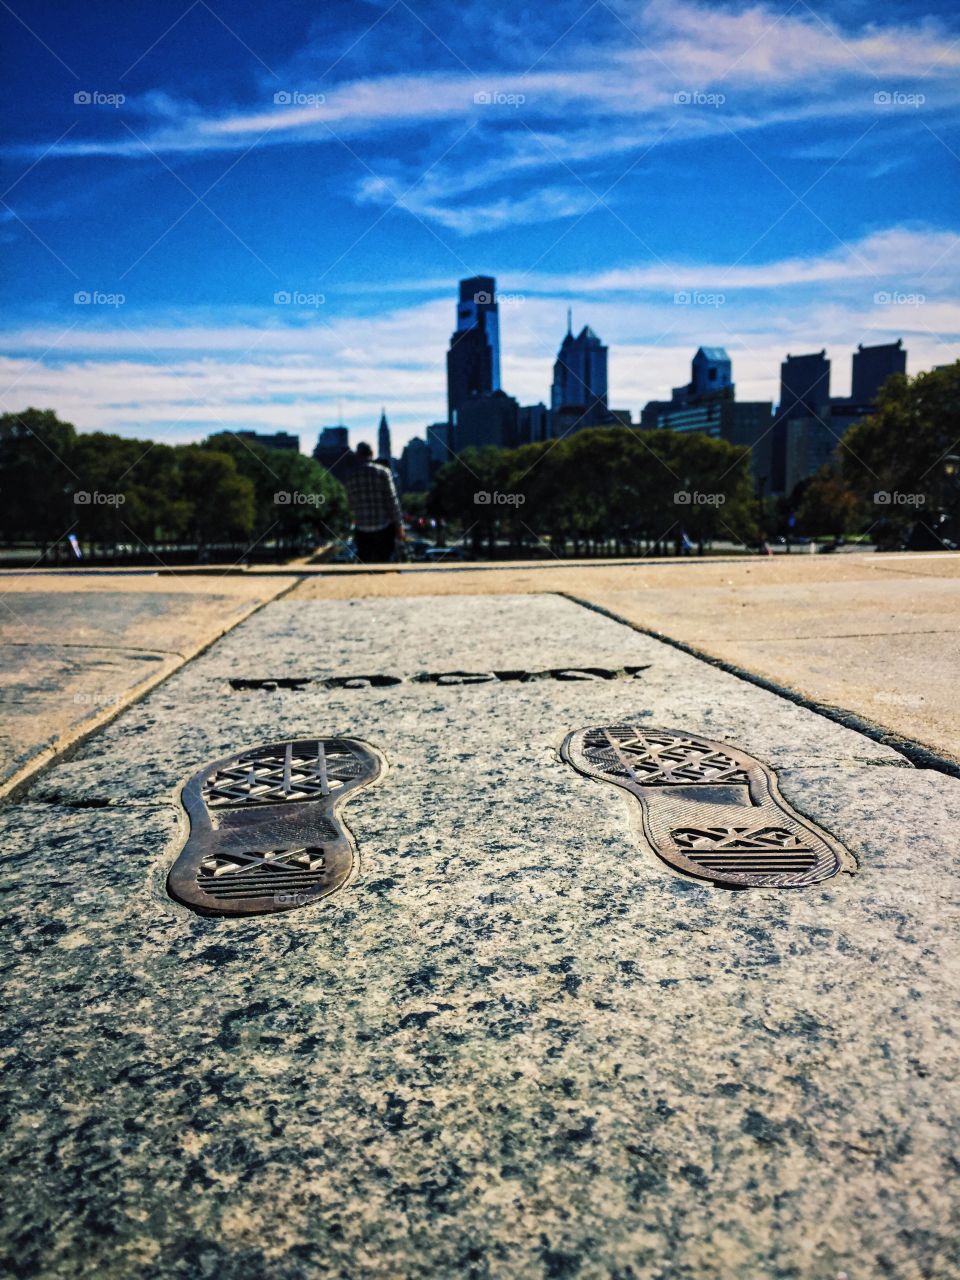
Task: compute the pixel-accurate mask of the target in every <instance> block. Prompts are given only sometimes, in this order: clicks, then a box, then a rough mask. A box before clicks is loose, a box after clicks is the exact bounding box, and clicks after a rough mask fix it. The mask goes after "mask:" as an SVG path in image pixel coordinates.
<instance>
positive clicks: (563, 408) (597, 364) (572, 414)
mask: <svg viewBox="0 0 960 1280" xmlns="http://www.w3.org/2000/svg"><path fill="white" fill-rule="evenodd" d="M550 412H551V414H552V415H553V421H554V427H553V435H555V436H557V435H566V434H567V433H568V432H570V431H573V430H578V429H579V428H580V427H593V426H596V425H597V424H598V423H601V422H605V421H606V420H607V417H608V415H607V348H606V347H605V346H604V345H603V343H602V342H601V341H600V339H599V338H598V337H597V335H596V334H595V333H594V332H593V330H592V329H591V328H590V327H589V326H588V325H584V327H583V328H582V329H581V330H580V332H579V334H578V335H577V336H576V337H574V336H573V325H572V316H571V314H570V312H569V311H568V312H567V332H566V336H565V337H564V339H563V342H562V343H561V344H560V350H559V352H558V353H557V359H556V363H555V364H554V366H553V386H552V388H551V391H550Z"/></svg>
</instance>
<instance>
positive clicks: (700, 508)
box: [428, 427, 758, 555]
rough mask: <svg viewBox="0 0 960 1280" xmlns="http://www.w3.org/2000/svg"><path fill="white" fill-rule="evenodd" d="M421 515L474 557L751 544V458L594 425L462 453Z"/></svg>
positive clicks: (690, 441) (693, 439)
mask: <svg viewBox="0 0 960 1280" xmlns="http://www.w3.org/2000/svg"><path fill="white" fill-rule="evenodd" d="M428 507H429V509H430V510H431V512H433V513H435V514H437V515H440V516H442V517H443V518H444V519H445V520H447V521H448V522H452V523H453V524H455V525H456V526H458V527H459V528H460V529H461V530H462V531H463V535H464V537H465V539H466V541H467V542H468V543H469V544H470V545H471V546H472V548H473V550H474V551H475V552H476V553H478V554H480V553H483V552H484V550H485V551H486V552H487V553H492V552H493V550H494V548H495V547H496V546H498V545H500V546H502V545H503V544H504V543H506V544H507V545H508V546H509V547H510V548H512V549H514V550H516V551H518V552H519V551H522V550H524V549H527V550H530V549H534V548H537V547H540V548H541V549H544V548H546V549H549V550H550V551H552V552H553V553H554V554H556V555H563V554H564V553H565V552H566V551H567V549H568V548H571V547H572V550H573V552H574V554H577V555H579V554H606V553H608V552H612V553H614V554H621V553H628V552H629V553H635V552H640V551H645V550H656V549H666V548H675V547H680V546H682V545H687V544H697V545H698V546H701V547H702V544H703V543H704V542H706V541H708V540H710V539H712V538H717V537H721V538H728V539H729V538H733V539H734V540H743V541H749V540H751V539H755V538H756V537H757V536H758V521H757V502H756V497H755V495H754V490H753V485H752V482H751V479H750V457H749V450H748V449H746V448H745V447H742V446H737V445H732V444H728V443H727V442H726V441H724V440H715V439H711V438H710V437H709V436H705V435H701V434H699V433H690V434H687V433H679V432H675V431H644V432H639V431H634V430H631V429H629V428H625V427H593V428H590V429H589V430H586V431H580V432H576V433H575V434H573V435H570V436H567V437H565V438H562V439H559V440H548V441H544V442H543V443H540V444H528V445H523V446H521V447H520V448H518V449H490V448H488V449H465V450H464V451H463V453H462V454H461V455H460V456H458V457H456V458H454V459H453V460H452V461H450V462H448V463H446V464H445V465H444V466H443V467H441V469H440V471H439V473H438V475H437V479H436V482H435V483H434V486H433V489H432V491H431V494H430V498H429V502H428ZM685 540H686V541H685Z"/></svg>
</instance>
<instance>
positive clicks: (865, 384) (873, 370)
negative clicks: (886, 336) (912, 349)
mask: <svg viewBox="0 0 960 1280" xmlns="http://www.w3.org/2000/svg"><path fill="white" fill-rule="evenodd" d="M906 372H907V353H906V351H904V349H903V339H902V338H898V339H897V340H896V342H886V343H883V344H882V345H881V346H877V347H865V346H864V345H863V343H862V342H861V343H860V345H859V346H858V347H857V349H856V351H855V352H854V353H853V378H852V381H851V387H850V399H851V400H852V401H853V403H854V404H876V402H877V392H878V391H879V390H880V388H881V387H882V386H883V384H884V383H885V382H886V380H887V379H888V378H889V377H890V376H891V375H892V374H894V373H906Z"/></svg>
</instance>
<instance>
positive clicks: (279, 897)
mask: <svg viewBox="0 0 960 1280" xmlns="http://www.w3.org/2000/svg"><path fill="white" fill-rule="evenodd" d="M379 773H380V760H379V758H378V756H377V755H376V753H375V752H374V751H373V750H372V748H370V747H369V746H367V745H366V744H365V743H362V742H359V741H357V740H356V739H353V738H300V739H295V740H290V741H287V742H273V743H268V744H265V745H262V746H258V747H252V748H250V749H249V750H246V751H241V752H239V753H236V754H234V755H230V756H225V757H224V758H223V759H220V760H216V761H214V762H213V763H212V764H209V765H207V766H205V767H204V768H203V769H200V770H198V771H197V772H196V773H195V774H194V775H193V776H192V777H191V778H190V779H189V780H188V781H187V782H186V783H185V784H184V786H183V788H182V791H181V793H180V795H181V802H182V804H183V806H184V808H185V810H186V812H187V815H188V817H189V819H190V834H189V836H188V838H187V842H186V844H185V845H184V847H183V849H182V850H181V852H180V854H179V856H178V858H177V860H176V862H175V863H174V865H173V867H172V868H171V870H170V874H169V876H168V877H167V888H168V891H169V893H170V895H171V897H173V898H176V899H177V900H178V901H179V902H182V903H184V904H185V905H186V906H188V907H193V908H194V910H196V911H199V912H201V913H203V914H204V915H243V916H248V915H263V914H266V913H268V912H274V911H289V910H291V908H293V907H300V906H305V905H306V904H307V903H310V902H316V901H318V900H319V899H321V898H325V897H327V896H328V895H329V894H331V893H334V892H335V891H336V890H337V889H339V888H340V887H341V886H342V885H343V884H344V883H345V881H346V880H347V879H348V878H349V876H350V873H351V871H352V869H353V866H354V863H355V859H356V850H355V847H354V843H353V840H352V839H351V837H350V835H349V833H348V832H347V831H346V829H345V828H344V827H343V826H342V825H341V823H340V822H339V820H338V816H337V810H338V809H339V807H340V805H341V804H342V803H343V801H344V800H345V799H346V798H347V796H348V795H349V794H350V793H351V792H352V791H355V790H357V789H358V788H360V787H363V786H366V785H367V783H369V782H372V781H373V780H374V779H375V778H376V777H377V776H378V775H379Z"/></svg>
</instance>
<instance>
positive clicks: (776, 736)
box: [0, 597, 960, 1280]
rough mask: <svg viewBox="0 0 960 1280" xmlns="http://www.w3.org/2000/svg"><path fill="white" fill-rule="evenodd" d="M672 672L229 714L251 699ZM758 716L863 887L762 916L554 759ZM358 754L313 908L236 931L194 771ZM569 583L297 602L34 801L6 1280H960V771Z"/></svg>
mask: <svg viewBox="0 0 960 1280" xmlns="http://www.w3.org/2000/svg"><path fill="white" fill-rule="evenodd" d="M646 663H649V664H650V665H649V667H648V668H647V669H646V670H645V671H644V672H642V673H641V675H640V676H639V677H638V678H636V679H634V680H624V679H621V680H616V681H609V682H605V681H596V682H595V681H584V682H580V681H569V682H558V681H540V682H535V683H530V684H522V683H511V684H478V685H459V686H440V687H438V686H436V685H424V684H415V683H409V682H405V683H403V684H400V685H398V686H395V687H393V688H385V689H378V688H360V689H343V690H327V689H324V688H322V687H321V686H320V685H318V684H308V685H306V686H305V687H304V688H303V689H302V690H299V691H278V692H265V691H256V690H248V691H235V690H233V689H232V688H231V686H230V684H229V679H230V677H232V676H233V677H236V676H243V677H261V678H262V677H269V676H278V675H281V676H282V675H287V676H289V675H300V676H312V677H317V676H323V675H336V676H349V675H357V674H372V673H378V672H379V673H395V674H399V675H411V674H415V673H416V672H419V671H433V672H441V671H445V670H449V671H452V670H489V669H491V668H498V669H501V668H518V667H529V668H531V669H542V668H546V667H551V666H555V667H577V666H582V665H592V666H605V665H607V666H610V667H622V666H623V665H628V664H636V665H640V664H646ZM625 715H636V716H638V717H642V719H643V720H645V721H646V722H648V723H650V724H651V725H654V724H656V725H668V726H670V725H675V726H687V727H690V728H691V729H696V730H697V731H699V732H702V733H707V734H709V735H710V736H714V737H721V738H722V737H729V738H730V739H731V740H734V741H736V742H737V743H738V744H739V745H741V746H743V747H744V748H745V749H747V750H749V751H751V752H753V753H754V754H756V755H758V756H760V758H762V759H765V760H768V761H769V762H771V763H773V764H775V765H776V767H777V768H778V771H779V777H780V784H781V787H782V790H783V792H784V794H785V796H786V797H787V799H788V800H789V801H790V802H791V803H792V804H794V805H795V806H796V807H797V808H798V809H799V810H800V811H801V812H803V813H806V814H809V815H810V816H811V817H813V818H814V819H815V820H817V821H819V822H821V823H822V824H823V825H824V826H826V827H827V828H828V829H829V830H830V831H832V832H833V833H834V834H835V835H836V836H837V837H838V838H839V839H841V840H842V841H843V842H844V843H845V844H846V846H847V848H848V849H849V850H850V852H851V854H852V855H853V857H854V859H855V860H856V863H857V867H856V871H855V873H853V874H846V873H845V874H842V875H840V876H838V877H837V878H836V879H834V880H832V881H829V882H826V883H824V884H822V885H819V886H817V887H815V888H812V889H808V890H803V891H793V892H784V891H780V892H778V891H759V892H754V891H751V892H747V893H729V892H726V891H724V890H721V889H717V888H711V887H709V886H705V885H700V884H695V883H692V882H690V881H687V880H685V879H683V878H682V877H680V876H679V875H677V874H675V873H673V872H672V871H671V870H670V869H669V868H667V867H666V866H664V864H662V863H661V862H660V861H659V860H658V859H656V857H655V856H654V855H653V854H652V853H650V852H649V851H648V850H646V849H645V847H644V843H643V840H642V837H641V836H640V835H639V834H638V826H639V823H638V818H639V810H638V807H637V806H636V805H635V803H634V802H632V801H631V800H630V798H629V797H628V796H626V795H625V794H623V793H621V792H619V791H617V790H616V789H615V788H605V787H603V786H601V785H599V784H597V783H595V782H592V781H590V780H589V779H587V778H584V777H582V776H581V775H579V774H577V773H575V772H574V771H573V770H572V769H570V768H568V767H567V766H565V765H564V764H562V763H561V762H560V760H559V757H558V754H557V748H558V746H559V743H560V741H561V740H562V738H563V736H564V734H565V733H566V732H567V731H568V730H569V729H571V728H575V727H578V726H579V725H582V724H587V723H599V722H602V721H603V720H606V719H613V718H621V717H623V716H625ZM308 732H310V733H320V734H325V733H335V732H344V733H350V734H352V735H353V736H357V737H361V738H366V739H367V740H369V741H370V742H372V743H374V744H375V745H376V746H377V747H379V749H380V750H381V751H382V752H383V754H384V756H385V758H386V761H387V771H386V773H385V775H384V776H383V778H382V779H381V780H380V781H379V782H378V783H377V784H375V785H374V786H371V787H369V788H367V789H365V790H364V791H362V792H361V793H359V794H358V795H357V797H356V799H355V800H353V801H351V802H350V803H349V804H348V805H347V806H346V807H345V809H344V810H343V817H344V818H345V820H346V822H347V824H348V825H349V826H350V828H351V830H352V832H353V834H354V836H355V837H356V840H357V845H358V849H359V853H360V860H361V861H360V867H359V873H358V875H357V876H356V878H355V879H354V880H353V882H352V883H351V884H350V885H349V886H348V887H347V888H345V889H344V890H343V891H341V892H340V893H338V894H337V895H335V896H334V897H333V898H331V899H329V900H328V901H326V902H324V903H323V904H320V905H318V906H311V907H307V908H304V909H303V910H300V911H295V912H290V913H285V914H282V915H278V916H269V917H261V918H258V919H254V920H248V921H243V920H225V919H203V918H200V917H198V916H196V915H194V914H192V913H191V912H190V911H189V910H187V909H185V908H182V907H180V906H178V905H177V904H175V903H174V902H172V901H171V900H170V899H169V898H168V897H167V895H166V893H165V891H164V877H165V874H166V871H167V870H168V869H169V866H170V865H171V863H172V861H173V859H174V857H175V855H176V852H177V849H178V847H179V841H180V817H179V812H178V807H177V806H176V804H175V803H174V800H173V796H174V790H175V787H176V786H177V784H178V781H179V780H180V779H182V777H183V776H185V775H186V774H187V773H189V772H190V771H192V770H193V769H194V768H196V767H197V765H198V764H200V763H202V762H203V761H204V760H206V759H210V758H214V757H216V756H218V755H220V754H223V753H224V752H225V751H228V750H231V749H232V748H234V747H239V746H244V745H248V744H255V743H257V742H260V741H265V740H269V739H271V738H273V737H290V736H295V735H297V734H299V733H308ZM902 763H903V762H902V761H901V760H900V758H899V757H898V756H896V755H895V753H894V752H892V751H891V750H890V749H889V748H886V747H883V746H880V745H877V744H875V743H872V742H868V741H866V740H864V739H862V738H860V737H859V736H858V735H856V734H854V733H852V732H851V731H849V730H846V729H843V728H842V727H840V726H838V725H835V724H833V723H831V722H827V721H825V720H822V719H820V718H819V717H817V716H815V715H813V714H812V713H810V712H807V711H805V710H803V709H802V708H799V707H796V706H794V705H792V704H789V703H786V702H784V701H783V700H781V699H778V698H776V697H775V696H773V695H771V694H768V693H765V692H764V691H761V690H759V689H756V688H754V687H752V686H749V685H746V684H744V683H743V682H740V681H737V680H736V679H734V678H733V677H730V676H727V675H726V674H724V673H722V672H719V671H717V670H716V669H714V668H711V667H708V666H705V665H704V664H701V663H699V662H697V661H696V660H695V659H692V658H689V657H687V656H686V655H684V654H681V653H678V652H677V651H676V650H673V649H670V648H668V647H667V646H663V645H660V644H658V643H657V642H655V641H652V640H649V639H647V638H645V637H642V636H639V635H637V634H636V633H634V632H632V631H630V630H629V629H627V628H625V627H621V626H618V625H617V624H616V623H614V622H612V621H611V620H609V619H606V618H603V617H600V616H599V615H597V614H594V613H590V612H588V611H586V610H582V609H578V608H577V607H576V606H575V605H573V604H571V603H570V602H568V601H565V600H559V599H555V598H549V597H541V598H538V599H536V600H531V599H529V598H499V599H496V600H494V601H491V600H490V599H489V598H485V599H483V600H482V601H480V600H475V599H471V598H456V599H447V600H443V601H431V600H426V601H424V600H419V601H415V602H414V601H390V602H376V601H364V602H362V603H357V604H350V603H349V602H338V603H336V604H329V603H325V602H319V601H317V602H312V601H311V602H301V603H300V604H299V605H294V604H293V603H290V604H288V603H287V602H284V601H280V602H276V603H274V604H273V605H270V606H268V607H267V609H265V610H264V611H262V612H261V613H259V614H257V615H255V616H254V617H253V618H251V619H250V620H248V621H247V622H245V623H244V624H242V625H241V626H240V627H239V628H238V629H237V630H235V631H234V632H232V633H231V634H230V635H229V636H228V637H226V638H225V639H224V640H222V641H220V642H219V643H218V644H217V645H215V646H214V647H213V648H212V649H211V650H209V651H208V652H207V653H206V654H205V655H203V656H202V657H201V658H199V659H197V660H196V661H195V662H194V663H192V664H190V665H189V666H188V667H186V668H184V669H182V670H181V671H180V672H178V673H177V674H176V675H175V676H174V677H172V678H171V680H170V681H168V682H167V683H166V684H165V685H163V686H162V687H161V688H159V689H158V690H156V691H155V692H154V693H153V694H151V695H150V696H149V698H148V699H147V700H146V701H145V702H143V703H141V704H139V705H138V706H136V707H133V708H131V709H129V710H128V711H127V712H125V713H124V715H123V716H121V717H120V718H119V719H118V720H117V721H115V722H114V723H113V724H112V725H110V726H108V727H107V728H106V729H105V730H103V731H101V732H100V733H99V734H98V735H97V736H96V738H94V739H92V740H91V741H89V742H88V743H87V744H86V745H85V746H84V747H83V748H82V749H81V750H80V751H79V752H78V753H77V755H75V757H74V758H73V759H72V760H70V761H68V762H65V763H64V764H61V765H60V766H58V767H56V768H54V769H52V770H51V771H49V772H48V773H47V774H46V775H44V776H43V777H41V778H40V779H38V781H37V783H36V784H35V785H34V787H33V788H32V790H31V791H30V793H29V794H28V795H27V796H26V797H24V799H23V800H22V802H21V803H20V804H19V805H17V806H7V807H6V808H4V809H2V810H0V832H2V844H0V852H2V856H3V857H2V885H3V889H4V902H5V903H6V904H7V914H8V929H7V934H8V938H9V939H10V941H9V943H8V946H7V948H6V950H5V956H4V964H5V969H6V972H5V978H4V990H5V1005H6V1008H5V1012H6V1019H5V1021H6V1024H7V1031H6V1033H5V1037H4V1041H3V1045H4V1047H3V1061H4V1067H5V1074H4V1078H3V1084H2V1111H3V1115H4V1125H5V1141H4V1147H5V1150H6V1152H7V1155H6V1165H5V1181H6V1195H5V1196H4V1198H3V1202H2V1206H0V1210H2V1214H3V1216H4V1219H5V1229H4V1237H5V1246H4V1250H3V1257H2V1260H0V1268H2V1269H4V1270H5V1271H6V1272H7V1273H9V1274H11V1275H13V1276H43V1277H47V1276H49V1277H68V1276H69V1277H74V1276H75V1277H84V1278H86V1277H90V1278H91V1280H92V1278H96V1280H100V1278H101V1277H107V1278H108V1280H121V1278H122V1280H126V1278H127V1277H130V1276H137V1277H145V1278H146V1280H166V1277H191V1278H192V1277H195V1276H199V1277H207V1276H209V1277H211V1278H212V1280H220V1278H223V1280H241V1278H243V1280H246V1277H249V1276H261V1275H262V1276H267V1277H270V1278H271V1280H273V1278H274V1277H277V1278H279V1280H300V1278H301V1277H303V1278H304V1280H306V1278H307V1277H313V1276H324V1277H327V1276H329V1277H337V1278H341V1277H342V1278H343V1280H355V1278H357V1277H366V1276H376V1277H381V1276H382V1277H390V1278H391V1280H392V1278H393V1277H397V1278H401V1277H402V1278H404V1280H405V1278H406V1277H417V1278H419V1277H431V1278H432V1277H444V1278H446V1277H459V1276H467V1277H504V1278H507V1277H509V1278H513V1277H522V1278H525V1277H531V1278H532V1280H540V1277H544V1278H554V1277H584V1278H589V1277H598V1278H599V1277H610V1278H611V1280H640V1278H641V1277H643V1278H644V1280H646V1278H647V1277H649V1278H650V1280H730V1278H732V1277H735V1278H736V1280H741V1277H742V1278H743V1280H754V1278H756V1280H808V1278H809V1280H836V1277H837V1276H838V1275H839V1274H840V1273H841V1272H846V1274H847V1276H848V1277H849V1280H874V1277H877V1276H891V1277H897V1278H899V1277H904V1278H905V1280H934V1278H935V1280H941V1278H942V1277H949V1276H951V1275H955V1274H957V1273H958V1271H960V1253H958V1250H957V1245H956V1241H957V1238H958V1226H960V1223H958V1202H960V1195H958V1192H957V1185H958V1182H960V1179H958V1177H957V1174H958V1172H960V1162H958V1159H957V1156H956V1151H957V1149H958V1142H957V1140H958V1136H960V1135H958V1129H960V1125H958V1109H960V1108H958V1104H957V1093H956V1088H957V1074H958V1071H957V1068H958V1051H957V1031H956V1028H957V1026H958V1019H957V1012H958V1010H957V1003H958V1001H957V995H958V986H960V984H958V972H957V970H958V962H957V954H956V941H955V939H956V928H957V923H958V912H960V867H958V856H957V855H958V852H960V849H958V839H957V830H958V824H960V783H958V782H956V781H954V780H952V779H949V778H946V777H944V776H942V775H940V774H936V773H932V772H927V771H921V770H916V769H912V768H909V767H902Z"/></svg>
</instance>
